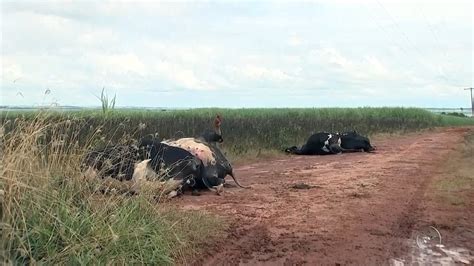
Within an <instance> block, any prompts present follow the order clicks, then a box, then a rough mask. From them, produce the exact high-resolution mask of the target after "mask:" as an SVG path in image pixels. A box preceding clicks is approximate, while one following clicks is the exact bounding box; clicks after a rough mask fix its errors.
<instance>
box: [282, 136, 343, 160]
mask: <svg viewBox="0 0 474 266" xmlns="http://www.w3.org/2000/svg"><path fill="white" fill-rule="evenodd" d="M285 152H287V153H290V154H296V155H326V154H338V153H341V152H342V149H341V138H340V136H339V135H338V134H333V133H327V132H318V133H315V134H313V135H311V136H310V137H309V138H308V140H307V141H306V144H304V145H303V146H301V148H298V147H297V146H292V147H289V148H287V149H285Z"/></svg>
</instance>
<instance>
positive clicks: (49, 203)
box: [0, 108, 474, 264]
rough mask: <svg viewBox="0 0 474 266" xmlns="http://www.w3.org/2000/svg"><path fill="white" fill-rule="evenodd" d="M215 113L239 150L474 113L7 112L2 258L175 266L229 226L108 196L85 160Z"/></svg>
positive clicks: (1, 180) (237, 153)
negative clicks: (88, 154)
mask: <svg viewBox="0 0 474 266" xmlns="http://www.w3.org/2000/svg"><path fill="white" fill-rule="evenodd" d="M216 113H220V114H221V115H222V116H223V117H224V121H223V125H222V129H223V134H224V139H225V142H224V144H223V145H222V147H223V149H224V150H225V151H226V152H227V154H228V155H229V156H230V157H231V158H239V157H242V156H249V155H252V156H259V155H262V154H265V153H267V152H275V151H278V150H281V149H283V148H284V147H286V146H288V145H294V144H301V143H302V142H304V140H305V139H306V138H307V137H308V135H309V134H310V133H311V132H315V131H322V130H324V131H343V130H351V129H356V130H357V131H359V132H361V133H363V134H367V135H372V134H376V133H391V132H405V131H413V130H420V129H425V128H431V127H437V126H448V125H466V124H470V125H474V120H473V119H469V118H458V117H449V116H439V115H434V114H431V113H429V112H427V111H424V110H420V109H404V108H357V109H343V108H325V109H239V110H229V109H197V110H188V111H171V112H168V111H166V112H159V111H127V112H122V111H120V110H115V111H113V112H110V113H108V114H107V115H103V114H101V112H99V111H97V112H95V111H88V112H66V113H55V112H43V113H40V114H38V113H34V112H28V113H12V112H10V113H3V114H1V123H2V127H1V128H2V132H1V135H2V136H1V138H0V139H1V140H2V143H1V146H2V149H1V151H2V153H1V160H2V164H1V169H0V174H1V176H0V189H1V194H0V195H1V196H0V199H1V201H2V209H1V213H0V215H1V216H2V224H1V232H2V234H1V243H2V244H1V245H2V246H1V250H3V252H2V253H1V254H0V256H2V257H3V258H0V259H1V260H3V259H10V260H14V261H16V262H20V263H21V262H40V263H48V264H53V263H101V262H103V263H105V262H110V261H114V262H116V263H124V264H125V263H127V264H129V263H159V264H168V263H173V262H174V261H176V260H178V261H179V260H182V259H184V258H185V257H188V258H189V257H190V256H192V255H193V254H195V253H196V252H198V251H199V245H200V244H202V243H203V242H205V241H207V240H209V239H211V238H210V236H213V235H218V234H219V232H221V231H222V228H224V225H223V223H222V221H220V220H219V219H217V218H215V217H209V216H206V215H204V214H201V213H196V212H182V211H177V210H170V209H169V208H167V207H166V205H162V204H156V202H154V201H151V200H150V199H149V198H146V197H142V196H138V197H125V196H119V195H112V196H103V195H101V194H100V193H97V190H98V188H99V187H100V185H101V184H100V182H99V181H97V182H84V180H83V178H82V175H81V171H80V169H79V161H80V158H81V157H82V156H83V154H84V152H85V151H86V150H88V149H90V148H91V147H95V146H100V145H104V144H107V143H131V142H133V140H134V139H137V138H139V137H141V136H144V135H147V134H157V135H158V136H160V137H162V138H171V137H181V136H193V135H198V134H199V133H200V132H201V131H202V130H204V129H206V128H210V127H211V125H212V118H213V117H214V115H215V114H216Z"/></svg>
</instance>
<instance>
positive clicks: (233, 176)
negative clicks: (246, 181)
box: [229, 171, 251, 188]
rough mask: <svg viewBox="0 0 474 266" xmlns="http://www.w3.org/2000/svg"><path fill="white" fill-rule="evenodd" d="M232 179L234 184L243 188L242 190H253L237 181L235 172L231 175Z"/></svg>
mask: <svg viewBox="0 0 474 266" xmlns="http://www.w3.org/2000/svg"><path fill="white" fill-rule="evenodd" d="M229 175H230V176H231V177H232V179H234V182H235V183H236V184H237V186H239V187H241V188H251V187H250V186H242V185H241V184H240V183H239V181H237V179H236V178H235V174H234V172H233V171H232V173H230V174H229Z"/></svg>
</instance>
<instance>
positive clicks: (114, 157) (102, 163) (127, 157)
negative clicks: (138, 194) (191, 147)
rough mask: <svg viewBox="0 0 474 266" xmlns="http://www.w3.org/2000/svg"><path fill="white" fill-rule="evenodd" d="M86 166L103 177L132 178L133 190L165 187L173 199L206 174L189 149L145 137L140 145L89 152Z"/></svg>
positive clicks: (129, 179) (125, 179)
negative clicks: (145, 186)
mask: <svg viewBox="0 0 474 266" xmlns="http://www.w3.org/2000/svg"><path fill="white" fill-rule="evenodd" d="M83 166H86V167H89V169H88V170H87V171H93V172H95V175H98V176H100V177H103V178H104V177H111V178H114V179H118V180H120V181H132V183H133V185H132V189H133V190H135V191H137V190H138V191H139V190H140V188H141V187H142V186H143V185H144V184H147V186H149V187H163V188H164V190H163V191H162V192H164V193H166V194H167V196H168V198H172V197H174V196H176V195H178V193H180V192H182V191H183V190H184V189H186V188H188V187H194V186H195V185H196V184H197V183H198V182H200V181H199V179H200V178H201V176H202V170H203V164H202V162H201V160H199V159H198V158H196V157H195V156H194V155H192V154H191V153H189V152H188V151H186V150H184V149H181V148H179V147H173V146H168V145H166V144H163V143H160V142H156V141H153V140H142V141H141V142H140V143H139V145H138V146H135V145H120V146H119V145H118V146H113V147H107V148H105V149H101V150H96V151H92V152H89V153H88V154H87V155H86V157H85V159H84V161H83Z"/></svg>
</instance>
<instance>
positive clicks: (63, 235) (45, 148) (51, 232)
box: [0, 113, 225, 265]
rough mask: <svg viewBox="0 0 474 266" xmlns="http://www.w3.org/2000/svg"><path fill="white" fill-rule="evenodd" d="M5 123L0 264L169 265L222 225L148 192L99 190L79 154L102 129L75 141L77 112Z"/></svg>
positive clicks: (80, 124)
mask: <svg viewBox="0 0 474 266" xmlns="http://www.w3.org/2000/svg"><path fill="white" fill-rule="evenodd" d="M11 123H13V124H14V125H15V126H14V127H12V128H10V130H9V131H8V132H5V131H4V130H2V131H0V132H2V136H1V138H0V139H1V140H2V143H1V145H2V147H1V148H2V149H1V151H2V153H1V160H2V162H1V169H0V201H1V209H0V217H1V221H2V222H1V224H0V232H1V235H0V243H1V244H0V245H1V246H0V250H1V252H0V264H3V265H5V264H7V263H13V264H14V265H18V264H47V265H53V264H63V265H77V264H101V265H104V264H107V263H110V262H113V263H114V264H158V265H166V264H174V263H175V262H180V261H182V260H184V259H185V258H192V256H193V255H194V254H196V252H198V251H199V250H200V249H199V245H201V244H204V243H205V242H206V241H209V240H210V239H212V238H213V237H215V236H218V235H219V234H220V232H222V229H223V228H224V227H225V223H223V221H220V220H219V219H217V218H215V217H212V216H208V215H205V214H203V213H198V212H183V211H178V210H175V209H173V208H169V207H167V206H166V204H160V203H159V202H157V201H156V200H154V199H153V198H147V197H144V196H125V195H120V194H118V193H115V194H114V193H112V194H109V195H104V194H103V193H102V192H100V190H102V189H103V187H104V182H105V181H102V180H95V181H91V180H87V181H86V180H85V179H84V176H83V174H82V173H81V170H80V160H81V158H82V155H83V154H84V151H85V150H86V149H87V148H89V147H90V146H93V145H95V142H96V141H101V139H103V138H104V137H103V136H104V135H103V131H102V132H101V130H98V129H95V130H91V131H90V133H87V134H85V136H83V137H84V139H85V141H83V142H80V141H79V140H80V139H81V134H84V132H83V131H81V130H78V129H81V128H84V127H86V125H85V124H84V120H82V119H79V118H78V119H69V118H65V117H55V118H54V119H52V117H51V116H50V115H49V114H48V113H41V114H36V116H35V117H31V118H29V119H23V118H18V119H15V120H14V121H12V120H11V121H10V122H8V121H7V122H5V123H4V124H3V127H2V129H4V127H8V125H11ZM87 128H88V129H89V127H87ZM124 141H125V140H124Z"/></svg>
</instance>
